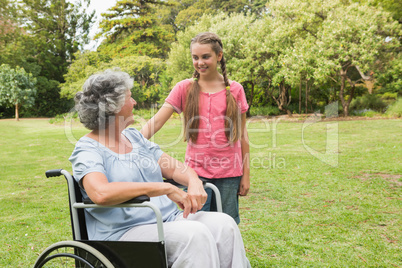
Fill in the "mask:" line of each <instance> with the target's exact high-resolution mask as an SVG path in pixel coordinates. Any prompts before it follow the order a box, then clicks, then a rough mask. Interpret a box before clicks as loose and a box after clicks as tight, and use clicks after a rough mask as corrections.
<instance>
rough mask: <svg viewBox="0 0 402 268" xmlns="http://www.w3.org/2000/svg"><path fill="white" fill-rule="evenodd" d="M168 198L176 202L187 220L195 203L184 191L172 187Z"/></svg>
mask: <svg viewBox="0 0 402 268" xmlns="http://www.w3.org/2000/svg"><path fill="white" fill-rule="evenodd" d="M167 197H168V198H169V199H170V200H172V201H173V202H175V203H176V204H177V205H178V206H179V207H180V208H181V209H182V210H183V218H187V217H188V215H189V214H190V213H195V212H192V211H193V210H194V209H193V206H192V204H193V202H192V201H191V200H190V196H189V195H188V194H187V193H186V192H185V191H183V190H181V189H179V188H178V187H176V186H174V185H172V191H171V193H169V194H167Z"/></svg>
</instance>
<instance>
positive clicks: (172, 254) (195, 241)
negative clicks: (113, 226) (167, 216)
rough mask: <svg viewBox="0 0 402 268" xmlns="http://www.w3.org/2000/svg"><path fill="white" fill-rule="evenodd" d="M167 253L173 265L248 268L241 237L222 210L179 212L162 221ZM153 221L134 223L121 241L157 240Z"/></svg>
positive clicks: (174, 267)
mask: <svg viewBox="0 0 402 268" xmlns="http://www.w3.org/2000/svg"><path fill="white" fill-rule="evenodd" d="M163 228H164V233H165V242H166V255H167V259H168V264H169V267H172V268H187V267H189V268H198V267H199V268H206V267H208V268H226V267H227V268H229V267H231V268H234V267H236V268H237V267H238V268H248V267H251V266H250V263H249V261H248V259H247V257H246V252H245V250H244V244H243V240H242V237H241V234H240V231H239V228H238V227H237V224H236V222H235V221H234V220H233V218H232V217H230V216H228V215H227V214H224V213H218V212H203V211H199V212H197V213H196V214H190V215H189V216H188V217H187V219H184V218H183V217H182V214H180V215H179V216H178V217H177V219H176V220H175V221H172V222H166V223H164V224H163ZM157 233H158V232H157V228H156V224H150V225H141V226H136V227H134V228H132V229H130V230H129V231H128V232H126V233H125V234H124V235H123V237H122V238H121V239H120V241H158V236H157Z"/></svg>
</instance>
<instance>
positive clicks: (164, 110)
mask: <svg viewBox="0 0 402 268" xmlns="http://www.w3.org/2000/svg"><path fill="white" fill-rule="evenodd" d="M173 112H174V109H173V107H172V105H170V104H169V103H167V102H165V103H164V104H163V105H162V107H161V108H160V109H159V111H158V112H157V113H156V114H155V115H154V116H153V117H152V118H151V119H150V120H149V121H148V122H147V123H146V124H145V126H143V127H142V129H141V130H140V132H141V134H142V135H144V137H145V138H146V139H148V140H149V139H150V138H151V137H152V136H153V135H154V134H155V133H156V132H158V131H159V129H161V128H162V126H163V125H164V124H165V123H166V121H167V120H168V119H169V118H170V116H171V115H172V114H173Z"/></svg>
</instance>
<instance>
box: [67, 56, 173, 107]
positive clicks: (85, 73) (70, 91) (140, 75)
mask: <svg viewBox="0 0 402 268" xmlns="http://www.w3.org/2000/svg"><path fill="white" fill-rule="evenodd" d="M96 56H97V53H96V52H85V53H83V54H81V55H77V57H78V58H77V60H76V61H74V62H73V64H72V65H71V68H70V69H69V72H68V73H67V75H66V76H65V77H66V81H67V82H66V83H64V84H63V85H62V91H61V94H62V96H64V97H66V98H73V97H74V95H75V94H76V93H77V92H78V91H80V90H82V85H83V84H84V82H85V81H86V79H88V77H89V76H90V75H92V74H95V73H98V72H101V71H104V70H106V69H113V68H116V67H118V68H120V69H121V70H122V71H124V72H127V73H128V74H130V76H132V77H134V87H133V97H134V99H135V100H136V101H137V103H138V105H139V106H149V105H150V104H151V103H155V102H157V101H158V100H159V99H160V94H161V93H162V91H163V90H166V88H162V87H161V85H160V82H159V76H160V74H161V73H162V72H163V71H164V70H165V69H166V63H165V62H164V61H163V60H162V59H158V58H150V57H147V56H129V57H124V58H114V59H113V60H111V58H110V57H107V56H103V57H102V58H97V57H96ZM102 60H103V61H102Z"/></svg>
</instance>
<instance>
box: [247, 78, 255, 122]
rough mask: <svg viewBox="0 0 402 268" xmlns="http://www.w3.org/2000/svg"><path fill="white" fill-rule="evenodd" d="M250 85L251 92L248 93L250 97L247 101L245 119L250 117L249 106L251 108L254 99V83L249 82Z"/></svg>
mask: <svg viewBox="0 0 402 268" xmlns="http://www.w3.org/2000/svg"><path fill="white" fill-rule="evenodd" d="M250 84H251V92H250V95H251V96H250V100H249V103H248V110H247V112H246V116H247V117H251V112H250V110H251V106H253V99H254V83H253V82H250Z"/></svg>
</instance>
